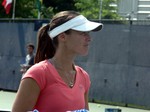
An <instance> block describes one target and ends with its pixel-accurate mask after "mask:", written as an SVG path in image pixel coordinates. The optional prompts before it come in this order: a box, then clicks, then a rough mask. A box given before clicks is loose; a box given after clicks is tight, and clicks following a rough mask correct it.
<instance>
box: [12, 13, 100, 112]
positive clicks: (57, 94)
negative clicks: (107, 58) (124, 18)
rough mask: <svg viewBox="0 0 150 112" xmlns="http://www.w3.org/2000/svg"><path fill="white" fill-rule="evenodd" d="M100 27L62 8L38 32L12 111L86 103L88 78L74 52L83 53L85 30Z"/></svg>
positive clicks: (58, 111)
mask: <svg viewBox="0 0 150 112" xmlns="http://www.w3.org/2000/svg"><path fill="white" fill-rule="evenodd" d="M101 29H102V24H101V23H95V22H91V21H88V20H87V19H86V18H85V17H84V16H82V15H80V14H79V13H77V12H74V11H62V12H60V13H58V14H56V15H55V16H54V17H53V19H52V20H51V22H50V23H49V24H48V25H46V26H44V27H42V28H41V29H40V30H39V32H38V46H37V51H36V55H35V63H36V64H35V65H33V66H32V67H31V68H30V69H29V70H28V71H27V72H26V73H25V75H24V77H23V78H22V81H21V83H20V86H19V89H18V92H17V96H16V99H15V101H14V104H13V108H12V112H27V111H30V110H31V111H32V110H34V109H37V110H38V111H39V112H66V111H74V110H80V109H87V110H89V107H88V91H89V87H90V79H89V76H88V74H87V73H86V71H84V70H83V69H82V68H81V67H79V66H77V65H75V64H74V59H75V57H76V56H77V55H83V56H84V55H86V54H87V53H88V47H89V44H90V41H91V38H90V35H89V31H98V30H101Z"/></svg>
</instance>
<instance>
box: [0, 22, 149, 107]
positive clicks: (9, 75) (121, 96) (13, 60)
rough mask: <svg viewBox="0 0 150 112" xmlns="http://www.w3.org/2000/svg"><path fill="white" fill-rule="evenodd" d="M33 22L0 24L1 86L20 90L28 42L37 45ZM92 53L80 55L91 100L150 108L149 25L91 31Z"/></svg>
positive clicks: (108, 25) (79, 62)
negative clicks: (87, 80) (87, 75)
mask: <svg viewBox="0 0 150 112" xmlns="http://www.w3.org/2000/svg"><path fill="white" fill-rule="evenodd" d="M36 34H37V32H36V31H35V24H34V22H18V23H15V22H9V23H6V22H1V23H0V38H1V40H0V66H1V67H0V88H1V89H10V90H17V89H18V85H19V82H20V79H21V74H20V72H19V69H20V64H21V63H22V60H23V59H24V57H25V54H26V49H25V45H26V44H27V43H28V42H33V43H34V44H36ZM91 36H92V37H93V38H92V39H93V41H92V43H91V47H90V51H89V54H88V55H87V56H85V57H78V58H77V59H76V64H78V65H81V66H82V67H83V68H84V69H85V70H87V72H88V73H89V75H90V78H91V90H90V93H89V96H90V99H94V100H100V101H106V102H117V103H124V104H132V105H139V106H145V107H149V104H150V100H149V99H150V90H149V88H150V81H149V79H150V58H149V57H150V50H149V48H150V44H149V43H150V26H146V25H145V26H144V25H142V26H138V25H123V24H104V29H103V30H102V31H101V32H96V33H91Z"/></svg>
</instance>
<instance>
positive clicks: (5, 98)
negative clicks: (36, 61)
mask: <svg viewBox="0 0 150 112" xmlns="http://www.w3.org/2000/svg"><path fill="white" fill-rule="evenodd" d="M15 95H16V93H15V92H7V91H0V110H6V111H11V108H12V104H13V101H14V98H15ZM89 106H90V112H105V109H106V108H113V109H118V108H119V109H121V112H150V110H142V109H135V108H126V107H119V106H111V105H104V104H96V103H89ZM111 112H112V111H111Z"/></svg>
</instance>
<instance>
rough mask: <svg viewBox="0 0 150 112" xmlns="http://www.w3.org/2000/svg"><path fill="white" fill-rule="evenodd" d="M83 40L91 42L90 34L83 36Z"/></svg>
mask: <svg viewBox="0 0 150 112" xmlns="http://www.w3.org/2000/svg"><path fill="white" fill-rule="evenodd" d="M85 40H86V41H91V36H90V34H89V33H88V32H87V33H86V35H85Z"/></svg>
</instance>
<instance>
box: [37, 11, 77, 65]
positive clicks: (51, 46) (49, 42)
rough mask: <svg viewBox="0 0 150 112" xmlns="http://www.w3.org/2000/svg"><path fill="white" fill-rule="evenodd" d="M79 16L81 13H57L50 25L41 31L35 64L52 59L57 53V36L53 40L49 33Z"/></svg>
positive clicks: (39, 32)
mask: <svg viewBox="0 0 150 112" xmlns="http://www.w3.org/2000/svg"><path fill="white" fill-rule="evenodd" d="M77 15H79V13H78V12H75V11H62V12H60V13H57V14H56V15H55V16H54V17H53V18H52V20H51V22H50V23H49V24H47V25H46V26H43V27H41V28H40V29H39V31H38V36H37V38H38V39H37V40H38V41H37V51H36V55H35V63H38V62H40V61H43V60H45V59H49V58H52V57H53V56H54V54H55V52H56V48H57V46H58V44H59V43H58V38H57V36H56V37H55V38H53V39H51V38H50V37H49V35H48V31H51V30H52V29H54V28H56V27H57V26H59V25H61V24H63V23H65V22H67V21H68V20H70V19H72V18H74V17H76V16H77ZM66 32H67V31H66Z"/></svg>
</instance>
